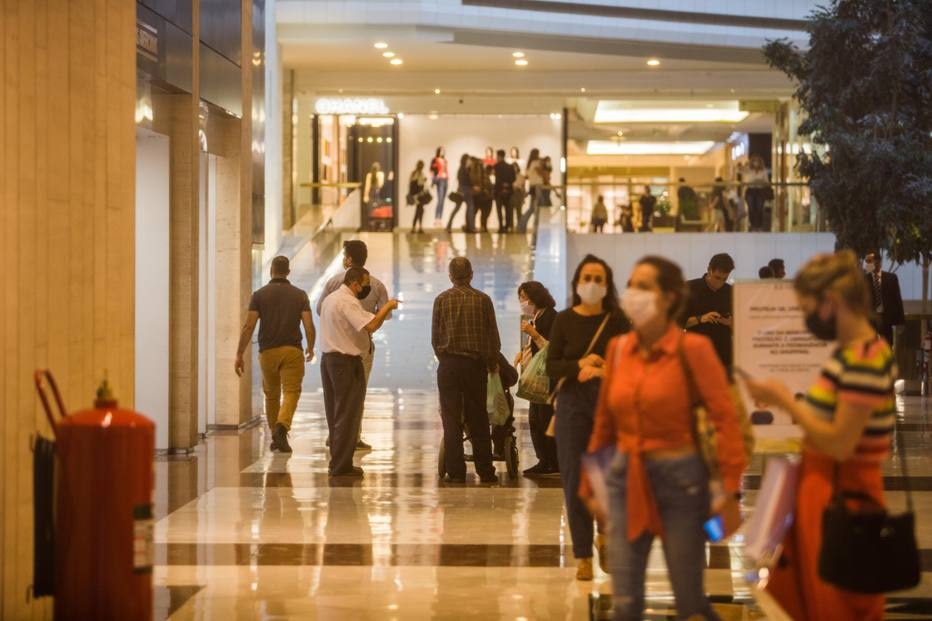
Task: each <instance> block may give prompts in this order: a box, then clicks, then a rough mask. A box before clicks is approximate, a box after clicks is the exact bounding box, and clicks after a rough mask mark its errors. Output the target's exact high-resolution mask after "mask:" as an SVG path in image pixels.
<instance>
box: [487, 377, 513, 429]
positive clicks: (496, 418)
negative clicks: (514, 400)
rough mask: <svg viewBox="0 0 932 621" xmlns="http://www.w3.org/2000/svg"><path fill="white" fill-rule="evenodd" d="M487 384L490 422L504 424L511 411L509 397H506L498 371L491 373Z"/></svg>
mask: <svg viewBox="0 0 932 621" xmlns="http://www.w3.org/2000/svg"><path fill="white" fill-rule="evenodd" d="M486 386H487V388H486V391H485V409H486V411H487V412H488V413H489V423H491V424H492V425H504V424H505V422H506V421H507V420H508V417H509V416H511V412H510V411H509V410H508V399H506V398H505V389H504V388H503V387H502V378H501V376H500V375H499V374H498V373H489V381H488V383H487V384H486Z"/></svg>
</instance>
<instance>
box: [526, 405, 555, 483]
mask: <svg viewBox="0 0 932 621" xmlns="http://www.w3.org/2000/svg"><path fill="white" fill-rule="evenodd" d="M527 417H528V426H530V428H531V442H532V443H533V444H534V453H535V454H536V455H537V460H538V461H539V462H540V463H542V464H545V465H547V466H551V467H554V468H556V467H558V460H557V441H556V440H555V439H553V438H551V437H550V436H548V435H547V427H548V426H549V425H550V419H551V418H553V407H552V406H549V405H544V404H542V403H532V404H531V407H530V408H528V415H527Z"/></svg>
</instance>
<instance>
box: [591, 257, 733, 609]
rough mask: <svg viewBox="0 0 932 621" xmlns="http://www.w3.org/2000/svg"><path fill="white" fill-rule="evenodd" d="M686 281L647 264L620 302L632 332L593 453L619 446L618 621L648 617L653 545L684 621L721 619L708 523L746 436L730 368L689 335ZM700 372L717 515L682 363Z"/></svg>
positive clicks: (614, 532) (613, 369)
mask: <svg viewBox="0 0 932 621" xmlns="http://www.w3.org/2000/svg"><path fill="white" fill-rule="evenodd" d="M686 295H687V289H686V282H685V281H684V280H683V272H682V271H681V270H680V268H679V266H678V265H676V264H675V263H673V262H671V261H669V260H667V259H664V258H662V257H650V256H649V257H645V258H643V259H641V260H640V261H639V262H638V264H637V265H636V266H635V268H634V271H633V272H632V273H631V278H630V280H629V281H628V288H627V289H626V290H625V292H624V294H623V295H622V302H621V308H622V310H623V311H624V313H625V315H626V316H627V317H628V319H629V320H630V321H631V324H632V326H633V332H632V333H631V334H630V335H627V336H622V337H619V338H616V339H614V340H613V341H612V342H611V343H610V344H609V346H608V351H607V353H606V355H605V360H606V362H605V365H604V367H603V368H604V371H605V380H604V381H603V382H602V390H601V392H600V394H599V404H598V409H597V411H596V417H595V428H594V430H593V433H592V438H591V440H590V442H589V450H590V451H597V450H600V449H602V448H603V447H606V446H615V447H616V449H617V453H616V454H615V458H614V460H613V462H612V464H611V467H610V470H609V475H608V481H607V486H608V490H609V516H608V521H609V524H611V542H610V544H609V556H608V557H609V564H610V566H611V574H612V584H613V593H614V603H615V606H614V607H615V619H619V620H629V619H630V620H635V619H638V620H639V619H642V618H643V616H644V577H645V571H646V569H647V557H648V554H649V553H650V549H651V545H652V543H653V540H654V537H657V536H659V537H661V538H662V539H663V552H664V557H665V560H666V565H667V571H668V574H669V578H670V583H671V584H672V586H673V594H674V597H675V598H676V611H677V615H676V616H677V618H678V619H686V618H690V619H692V618H703V619H718V616H717V615H716V614H715V612H714V611H713V610H712V608H711V606H710V605H709V601H708V599H707V598H706V592H705V587H704V585H703V572H704V570H705V564H706V561H705V559H706V557H705V541H706V536H705V532H704V530H703V524H704V523H705V521H706V520H707V519H708V517H709V515H710V511H711V512H712V513H713V514H714V513H720V512H722V511H723V510H724V509H726V506H725V505H726V504H728V503H731V505H732V506H731V507H730V508H735V506H736V503H737V502H738V500H737V493H738V489H739V487H740V484H741V474H742V472H743V471H744V468H745V466H746V463H745V458H744V450H743V439H742V435H741V429H740V427H739V425H738V418H737V413H736V412H735V409H734V405H733V404H732V401H731V399H730V396H729V393H728V379H727V377H726V374H725V368H724V367H723V366H722V363H721V362H719V359H718V356H717V355H716V353H715V348H714V347H713V346H712V343H711V341H709V340H708V339H707V338H706V337H704V336H702V335H698V334H692V333H684V332H683V330H682V329H681V328H680V327H679V325H678V324H677V319H678V317H679V315H680V314H681V312H682V310H683V309H684V307H685V301H686ZM684 357H685V360H686V361H688V363H689V364H690V367H691V368H695V369H702V381H701V382H697V383H696V384H697V390H698V392H699V393H700V394H699V395H696V396H697V397H699V398H700V399H701V401H702V404H703V405H704V406H705V408H706V410H707V411H708V413H709V419H710V421H711V422H712V424H713V425H714V426H715V428H716V441H717V451H718V461H719V470H720V472H721V474H722V479H723V484H724V486H725V489H726V492H727V493H725V494H722V495H721V497H719V498H717V499H716V506H714V507H713V506H712V503H713V501H712V499H711V498H710V493H709V474H708V470H707V466H706V464H705V461H704V460H703V457H702V455H701V453H700V449H699V447H697V445H696V440H695V436H694V433H693V429H694V416H695V414H694V412H693V406H694V403H693V398H691V395H690V391H689V390H687V388H686V387H687V385H688V380H687V375H686V372H687V371H686V369H685V368H684V366H683V360H684Z"/></svg>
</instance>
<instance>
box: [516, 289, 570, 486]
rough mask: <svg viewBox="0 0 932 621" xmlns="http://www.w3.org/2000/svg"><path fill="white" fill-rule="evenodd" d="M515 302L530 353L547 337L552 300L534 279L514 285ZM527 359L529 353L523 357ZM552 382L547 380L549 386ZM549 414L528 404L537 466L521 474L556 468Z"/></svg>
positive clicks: (550, 408)
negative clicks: (549, 430)
mask: <svg viewBox="0 0 932 621" xmlns="http://www.w3.org/2000/svg"><path fill="white" fill-rule="evenodd" d="M518 301H519V302H520V303H521V314H522V315H523V316H524V317H530V318H531V319H530V320H529V321H522V322H521V332H523V333H524V334H527V335H528V349H530V355H531V356H533V355H534V354H536V353H537V352H539V351H540V349H541V348H542V347H544V346H545V345H546V344H547V343H548V342H549V338H550V330H551V328H552V326H553V322H554V320H555V319H556V318H557V311H556V309H555V306H556V305H557V303H556V302H554V300H553V296H552V295H550V292H549V291H547V287H545V286H544V285H542V284H540V283H539V282H537V281H536V280H531V281H529V282H525V283H522V284H521V285H520V286H519V287H518ZM527 358H528V359H529V358H530V356H528V357H527ZM553 387H554V382H553V381H552V380H551V382H550V389H551V390H553ZM552 417H553V406H552V405H550V404H544V403H532V404H531V406H530V408H529V409H528V425H529V426H530V428H531V442H533V443H534V452H535V453H536V454H537V465H536V466H532V467H530V468H528V469H527V470H525V471H524V476H540V475H546V474H555V473H557V472H559V471H560V468H559V466H558V461H557V444H556V442H555V441H554V439H553V438H552V437H550V436H548V435H547V427H548V426H550V419H551V418H552Z"/></svg>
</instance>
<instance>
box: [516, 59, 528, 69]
mask: <svg viewBox="0 0 932 621" xmlns="http://www.w3.org/2000/svg"><path fill="white" fill-rule="evenodd" d="M515 64H516V65H518V66H519V67H527V58H519V59H518V60H516V61H515Z"/></svg>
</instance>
